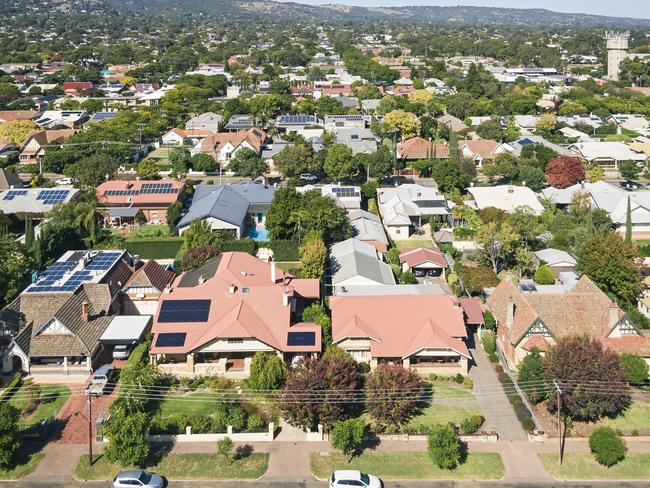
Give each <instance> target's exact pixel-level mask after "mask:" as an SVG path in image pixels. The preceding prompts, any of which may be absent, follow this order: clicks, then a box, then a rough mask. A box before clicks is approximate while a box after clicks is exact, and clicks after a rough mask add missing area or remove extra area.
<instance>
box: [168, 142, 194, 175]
mask: <svg viewBox="0 0 650 488" xmlns="http://www.w3.org/2000/svg"><path fill="white" fill-rule="evenodd" d="M190 161H191V156H190V151H189V150H188V149H187V148H186V147H175V148H174V149H172V150H171V151H169V163H170V164H171V166H172V174H173V175H174V176H177V177H180V176H182V175H184V174H185V173H186V172H187V168H188V167H189V165H190Z"/></svg>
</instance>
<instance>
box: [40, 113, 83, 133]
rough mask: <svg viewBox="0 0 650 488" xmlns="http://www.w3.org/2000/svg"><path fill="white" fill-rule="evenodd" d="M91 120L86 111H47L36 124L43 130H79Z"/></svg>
mask: <svg viewBox="0 0 650 488" xmlns="http://www.w3.org/2000/svg"><path fill="white" fill-rule="evenodd" d="M89 118H90V116H89V115H88V112H86V111H85V110H46V111H45V112H43V113H42V114H41V116H40V117H39V118H38V119H36V120H35V121H34V122H36V124H37V125H38V126H39V127H41V128H43V129H66V128H67V129H78V128H80V127H81V126H82V125H83V124H84V123H85V122H87V121H88V119H89Z"/></svg>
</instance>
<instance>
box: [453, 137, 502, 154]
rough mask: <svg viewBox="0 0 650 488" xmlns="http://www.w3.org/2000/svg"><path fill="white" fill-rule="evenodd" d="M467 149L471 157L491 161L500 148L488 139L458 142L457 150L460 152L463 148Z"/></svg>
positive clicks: (497, 143)
mask: <svg viewBox="0 0 650 488" xmlns="http://www.w3.org/2000/svg"><path fill="white" fill-rule="evenodd" d="M465 147H466V148H467V149H469V151H470V152H471V154H472V155H473V156H480V157H481V158H482V159H493V158H494V157H496V155H497V150H498V149H499V148H500V147H501V143H500V142H498V141H493V140H490V139H476V140H472V139H468V140H464V141H458V149H460V150H461V151H462V150H463V148H465Z"/></svg>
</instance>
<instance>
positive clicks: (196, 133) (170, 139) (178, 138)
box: [162, 127, 214, 147]
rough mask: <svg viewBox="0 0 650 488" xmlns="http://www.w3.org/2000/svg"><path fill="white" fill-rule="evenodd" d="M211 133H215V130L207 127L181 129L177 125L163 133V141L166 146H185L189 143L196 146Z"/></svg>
mask: <svg viewBox="0 0 650 488" xmlns="http://www.w3.org/2000/svg"><path fill="white" fill-rule="evenodd" d="M211 134H214V132H212V131H209V130H207V129H179V128H178V127H175V128H173V129H170V130H169V131H167V132H166V133H165V134H163V136H162V143H163V144H165V145H166V146H184V145H186V144H188V145H192V147H194V146H196V145H197V144H200V143H201V142H202V141H203V140H204V139H205V138H206V137H208V136H209V135H211Z"/></svg>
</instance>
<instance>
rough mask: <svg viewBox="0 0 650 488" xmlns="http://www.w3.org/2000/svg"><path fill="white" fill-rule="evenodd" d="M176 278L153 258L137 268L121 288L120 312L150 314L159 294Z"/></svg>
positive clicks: (154, 308) (154, 310)
mask: <svg viewBox="0 0 650 488" xmlns="http://www.w3.org/2000/svg"><path fill="white" fill-rule="evenodd" d="M174 278H176V273H174V272H173V271H170V270H168V269H165V268H164V267H162V266H161V265H160V264H158V263H157V262H156V261H154V260H153V259H151V260H149V261H147V262H146V263H145V264H144V266H142V267H140V268H138V269H137V270H136V271H135V273H133V275H132V276H131V278H129V280H128V281H127V282H126V283H125V284H124V287H123V288H122V312H123V313H125V314H128V315H152V316H153V314H155V313H156V309H157V308H158V300H159V298H160V295H162V293H163V291H164V290H165V288H167V286H169V285H171V283H172V281H174Z"/></svg>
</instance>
